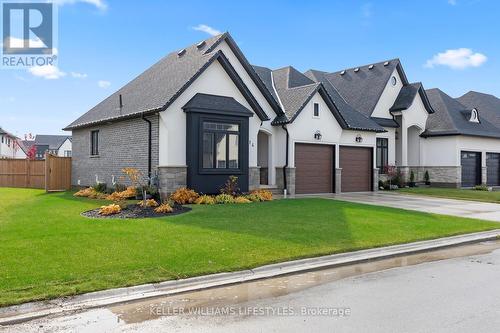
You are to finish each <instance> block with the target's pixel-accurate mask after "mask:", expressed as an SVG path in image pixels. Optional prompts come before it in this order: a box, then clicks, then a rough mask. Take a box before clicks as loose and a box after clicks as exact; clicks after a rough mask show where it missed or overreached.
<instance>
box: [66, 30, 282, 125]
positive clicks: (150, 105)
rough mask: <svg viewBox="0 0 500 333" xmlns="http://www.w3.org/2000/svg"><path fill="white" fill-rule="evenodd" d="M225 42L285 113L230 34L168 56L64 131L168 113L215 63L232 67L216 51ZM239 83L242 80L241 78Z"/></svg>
mask: <svg viewBox="0 0 500 333" xmlns="http://www.w3.org/2000/svg"><path fill="white" fill-rule="evenodd" d="M222 41H226V42H227V43H228V45H229V46H230V48H231V49H232V51H233V52H234V53H235V54H236V55H237V57H238V59H239V60H240V62H242V65H243V67H244V68H245V69H246V71H247V73H248V74H249V75H250V77H251V78H252V80H253V82H254V83H255V84H256V85H257V87H258V88H259V90H260V91H261V92H262V94H263V95H264V97H265V98H266V99H267V101H268V102H269V104H270V105H271V107H273V110H274V111H275V112H276V113H277V114H280V113H282V110H281V109H280V107H279V105H278V104H277V102H276V101H275V100H274V98H273V97H272V95H271V94H270V93H269V91H268V90H267V89H266V87H265V85H264V83H263V82H262V81H261V80H260V78H259V76H258V75H257V74H256V73H255V71H254V69H253V68H252V67H251V66H250V65H249V64H248V61H247V60H246V59H245V58H244V56H243V54H242V53H241V51H240V50H239V48H238V47H237V45H236V43H234V40H233V39H232V38H231V36H230V35H229V33H223V34H221V35H218V36H215V37H211V38H209V39H206V40H204V41H201V42H199V43H197V44H194V45H191V46H189V47H187V48H185V49H181V50H179V51H175V52H172V53H170V54H168V55H167V56H166V57H164V58H163V59H161V60H160V61H158V62H157V63H156V64H154V65H153V66H151V67H150V68H149V69H147V70H146V71H144V72H143V73H142V74H140V75H139V76H137V77H136V78H135V79H133V80H132V81H130V82H129V83H127V84H126V85H125V86H123V87H122V88H120V89H119V90H118V91H116V92H115V93H113V94H112V95H111V96H109V97H108V98H106V99H105V100H104V101H102V102H101V103H99V104H98V105H96V106H95V107H93V108H92V109H90V110H89V111H88V112H87V113H85V114H84V115H82V116H81V117H80V118H78V119H77V120H75V121H74V122H73V123H71V124H70V125H68V126H67V127H66V128H65V130H70V129H74V128H78V127H85V126H90V125H93V124H96V123H99V122H104V121H111V120H117V119H125V118H130V117H137V116H140V115H141V114H146V113H154V112H158V111H162V110H165V109H166V108H167V107H168V106H169V105H170V104H171V103H172V102H173V101H174V100H175V99H176V98H177V97H178V96H179V95H180V94H182V92H183V91H184V90H185V89H186V88H187V87H189V85H190V84H191V83H192V82H193V81H194V80H195V79H196V78H197V77H198V76H199V75H200V74H201V73H203V71H204V70H205V69H206V68H208V66H209V65H210V64H211V63H212V62H213V61H215V60H219V61H221V59H222V60H223V61H225V63H226V65H228V66H229V67H232V66H231V65H230V64H229V61H228V60H227V58H225V56H224V54H223V53H222V52H221V51H214V50H215V49H216V47H217V45H219V44H220V43H221V42H222ZM233 70H234V69H233ZM238 78H239V77H238ZM233 79H234V78H233ZM239 80H240V81H241V78H239ZM120 96H121V99H122V102H123V103H122V107H120ZM246 97H247V98H250V99H253V102H252V103H250V104H251V105H252V107H253V108H254V109H256V110H255V111H256V113H258V114H259V117H261V119H266V118H267V116H264V115H265V113H264V112H263V111H262V109H261V108H260V106H259V105H258V103H256V101H255V99H254V98H253V97H250V96H246ZM263 114H264V115H263Z"/></svg>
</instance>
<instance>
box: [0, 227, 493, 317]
mask: <svg viewBox="0 0 500 333" xmlns="http://www.w3.org/2000/svg"><path fill="white" fill-rule="evenodd" d="M497 238H500V229H496V230H492V231H486V232H479V233H472V234H466V235H460V236H452V237H445V238H439V239H434V240H427V241H420V242H414V243H407V244H400V245H392V246H387V247H380V248H374V249H367V250H360V251H355V252H347V253H340V254H332V255H327V256H322V257H316V258H308V259H300V260H294V261H288V262H283V263H278V264H271V265H266V266H261V267H257V268H255V269H250V270H243V271H237V272H230V273H218V274H211V275H205V276H199V277H193V278H187V279H182V280H172V281H165V282H160V283H152V284H144V285H138V286H133V287H126V288H117V289H109V290H103V291H97V292H91V293H87V294H82V295H77V296H74V297H69V298H68V297H66V298H58V299H54V300H51V301H40V302H31V303H25V304H21V305H14V306H10V307H5V308H0V326H2V325H12V324H18V323H22V322H26V321H30V320H33V319H37V318H41V317H45V316H48V315H54V314H61V313H63V312H72V311H82V310H89V309H93V308H99V307H103V306H108V305H113V304H119V303H125V302H130V301H137V300H143V299H147V298H154V297H159V296H168V295H173V294H178V293H183V292H190V291H197V290H203V289H208V288H214V287H220V286H226V285H231V284H237V283H242V282H248V281H255V280H261V279H266V278H272V277H277V276H282V275H287V274H293V273H299V272H307V271H313V270H318V269H324V268H332V267H336V266H345V265H349V264H356V263H361V262H366V261H370V260H379V259H386V258H390V257H395V256H401V255H408V254H414V253H419V252H423V251H429V250H436V249H440V248H445V247H450V246H457V245H463V244H467V243H475V242H480V241H486V240H492V239H497Z"/></svg>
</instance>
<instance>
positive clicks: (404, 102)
mask: <svg viewBox="0 0 500 333" xmlns="http://www.w3.org/2000/svg"><path fill="white" fill-rule="evenodd" d="M420 87H422V84H420V83H412V84H409V85H406V86H403V88H401V90H400V91H399V94H398V97H397V98H396V101H395V102H394V105H393V106H392V107H391V108H390V109H389V110H390V111H402V110H406V109H408V108H409V107H410V106H411V105H412V103H413V100H414V99H415V96H417V93H418V89H420Z"/></svg>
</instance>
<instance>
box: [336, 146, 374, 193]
mask: <svg viewBox="0 0 500 333" xmlns="http://www.w3.org/2000/svg"><path fill="white" fill-rule="evenodd" d="M372 161H373V160H372V149H371V148H360V147H340V161H339V162H340V167H341V168H342V184H341V190H342V192H361V191H371V190H372V172H373V170H372Z"/></svg>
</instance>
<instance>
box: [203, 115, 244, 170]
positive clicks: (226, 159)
mask: <svg viewBox="0 0 500 333" xmlns="http://www.w3.org/2000/svg"><path fill="white" fill-rule="evenodd" d="M239 131H240V126H239V125H238V124H230V123H219V122H209V121H206V122H203V157H202V160H203V161H202V165H203V169H238V168H239V135H240V133H239Z"/></svg>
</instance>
